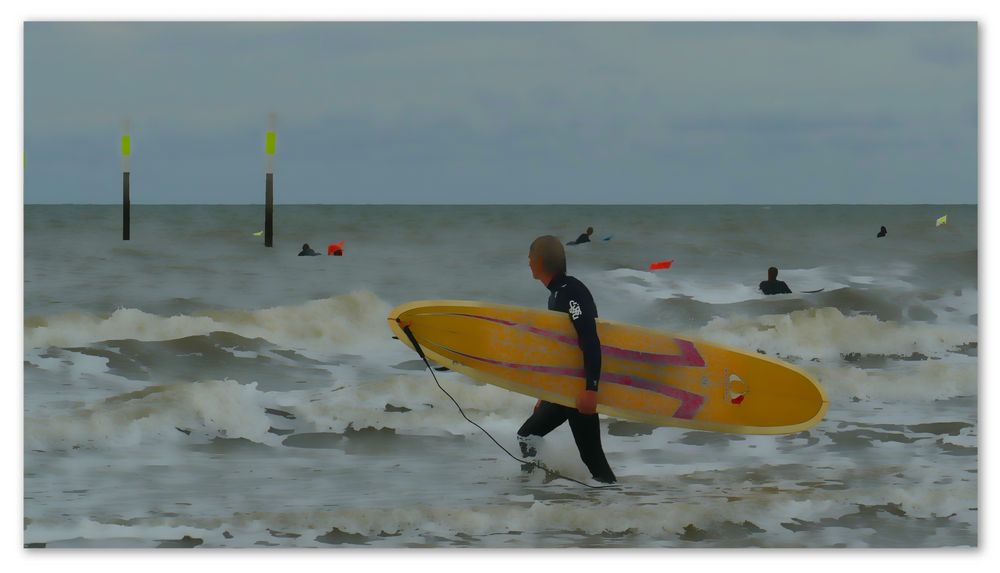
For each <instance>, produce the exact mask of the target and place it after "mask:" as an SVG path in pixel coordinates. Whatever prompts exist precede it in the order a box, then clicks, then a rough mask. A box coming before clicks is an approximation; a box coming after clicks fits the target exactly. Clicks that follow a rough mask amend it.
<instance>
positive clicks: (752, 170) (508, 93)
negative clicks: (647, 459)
mask: <svg viewBox="0 0 1000 573" xmlns="http://www.w3.org/2000/svg"><path fill="white" fill-rule="evenodd" d="M977 36H978V30H977V25H976V24H975V23H974V22H966V23H928V22H918V23H830V24H823V23H773V24H769V23H684V22H662V23H659V22H656V23H654V22H644V23H485V22H481V23H462V22H456V23H404V22H400V23H257V24H254V23H106V24H100V23H97V24H95V23H79V24H78V23H67V22H47V23H41V22H29V23H26V24H25V27H24V114H25V115H24V138H25V162H26V165H25V169H26V176H25V194H24V200H25V202H26V203H119V202H120V201H121V162H120V154H119V137H120V134H121V128H122V121H123V120H124V119H126V118H128V119H129V120H130V121H131V125H132V129H131V132H132V153H133V155H132V175H131V178H132V180H131V181H132V190H131V193H132V201H133V202H136V203H261V202H263V197H264V175H263V174H264V131H265V128H266V122H267V114H268V112H272V111H273V112H275V113H276V114H277V118H278V119H277V132H278V139H277V142H278V145H277V155H276V159H275V194H276V201H277V202H278V203H546V204H548V203H641V204H677V203H764V204H777V203H976V202H977V179H978V174H977V135H978V112H977V107H978V93H977V91H978V87H977V67H978V58H977V51H978V46H977V42H978V39H977Z"/></svg>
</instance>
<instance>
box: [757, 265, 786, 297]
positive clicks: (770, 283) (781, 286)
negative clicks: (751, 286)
mask: <svg viewBox="0 0 1000 573" xmlns="http://www.w3.org/2000/svg"><path fill="white" fill-rule="evenodd" d="M758 288H760V291H761V292H762V293H764V294H791V292H792V289H790V288H788V285H786V284H785V281H779V280H778V269H776V268H774V267H771V268H769V269H767V280H766V281H761V283H760V286H759V287H758Z"/></svg>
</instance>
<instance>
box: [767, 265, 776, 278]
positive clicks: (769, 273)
mask: <svg viewBox="0 0 1000 573" xmlns="http://www.w3.org/2000/svg"><path fill="white" fill-rule="evenodd" d="M777 279H778V269H777V268H775V267H771V268H769V269H767V280H769V281H773V280H777Z"/></svg>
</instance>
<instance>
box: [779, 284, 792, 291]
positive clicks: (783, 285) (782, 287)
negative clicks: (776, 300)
mask: <svg viewBox="0 0 1000 573" xmlns="http://www.w3.org/2000/svg"><path fill="white" fill-rule="evenodd" d="M780 284H781V286H780V287H779V290H778V294H792V289H790V288H788V285H787V284H785V281H780Z"/></svg>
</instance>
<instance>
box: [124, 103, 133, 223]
mask: <svg viewBox="0 0 1000 573" xmlns="http://www.w3.org/2000/svg"><path fill="white" fill-rule="evenodd" d="M130 128H131V125H130V122H129V120H127V119H126V120H125V122H124V123H123V125H122V240H123V241H127V240H129V230H130V226H131V222H130V216H131V214H130V211H131V207H132V201H131V198H130V197H129V189H128V178H129V171H130V170H131V167H130V165H129V156H131V155H132V136H131V134H130V133H129V131H131V129H130Z"/></svg>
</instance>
